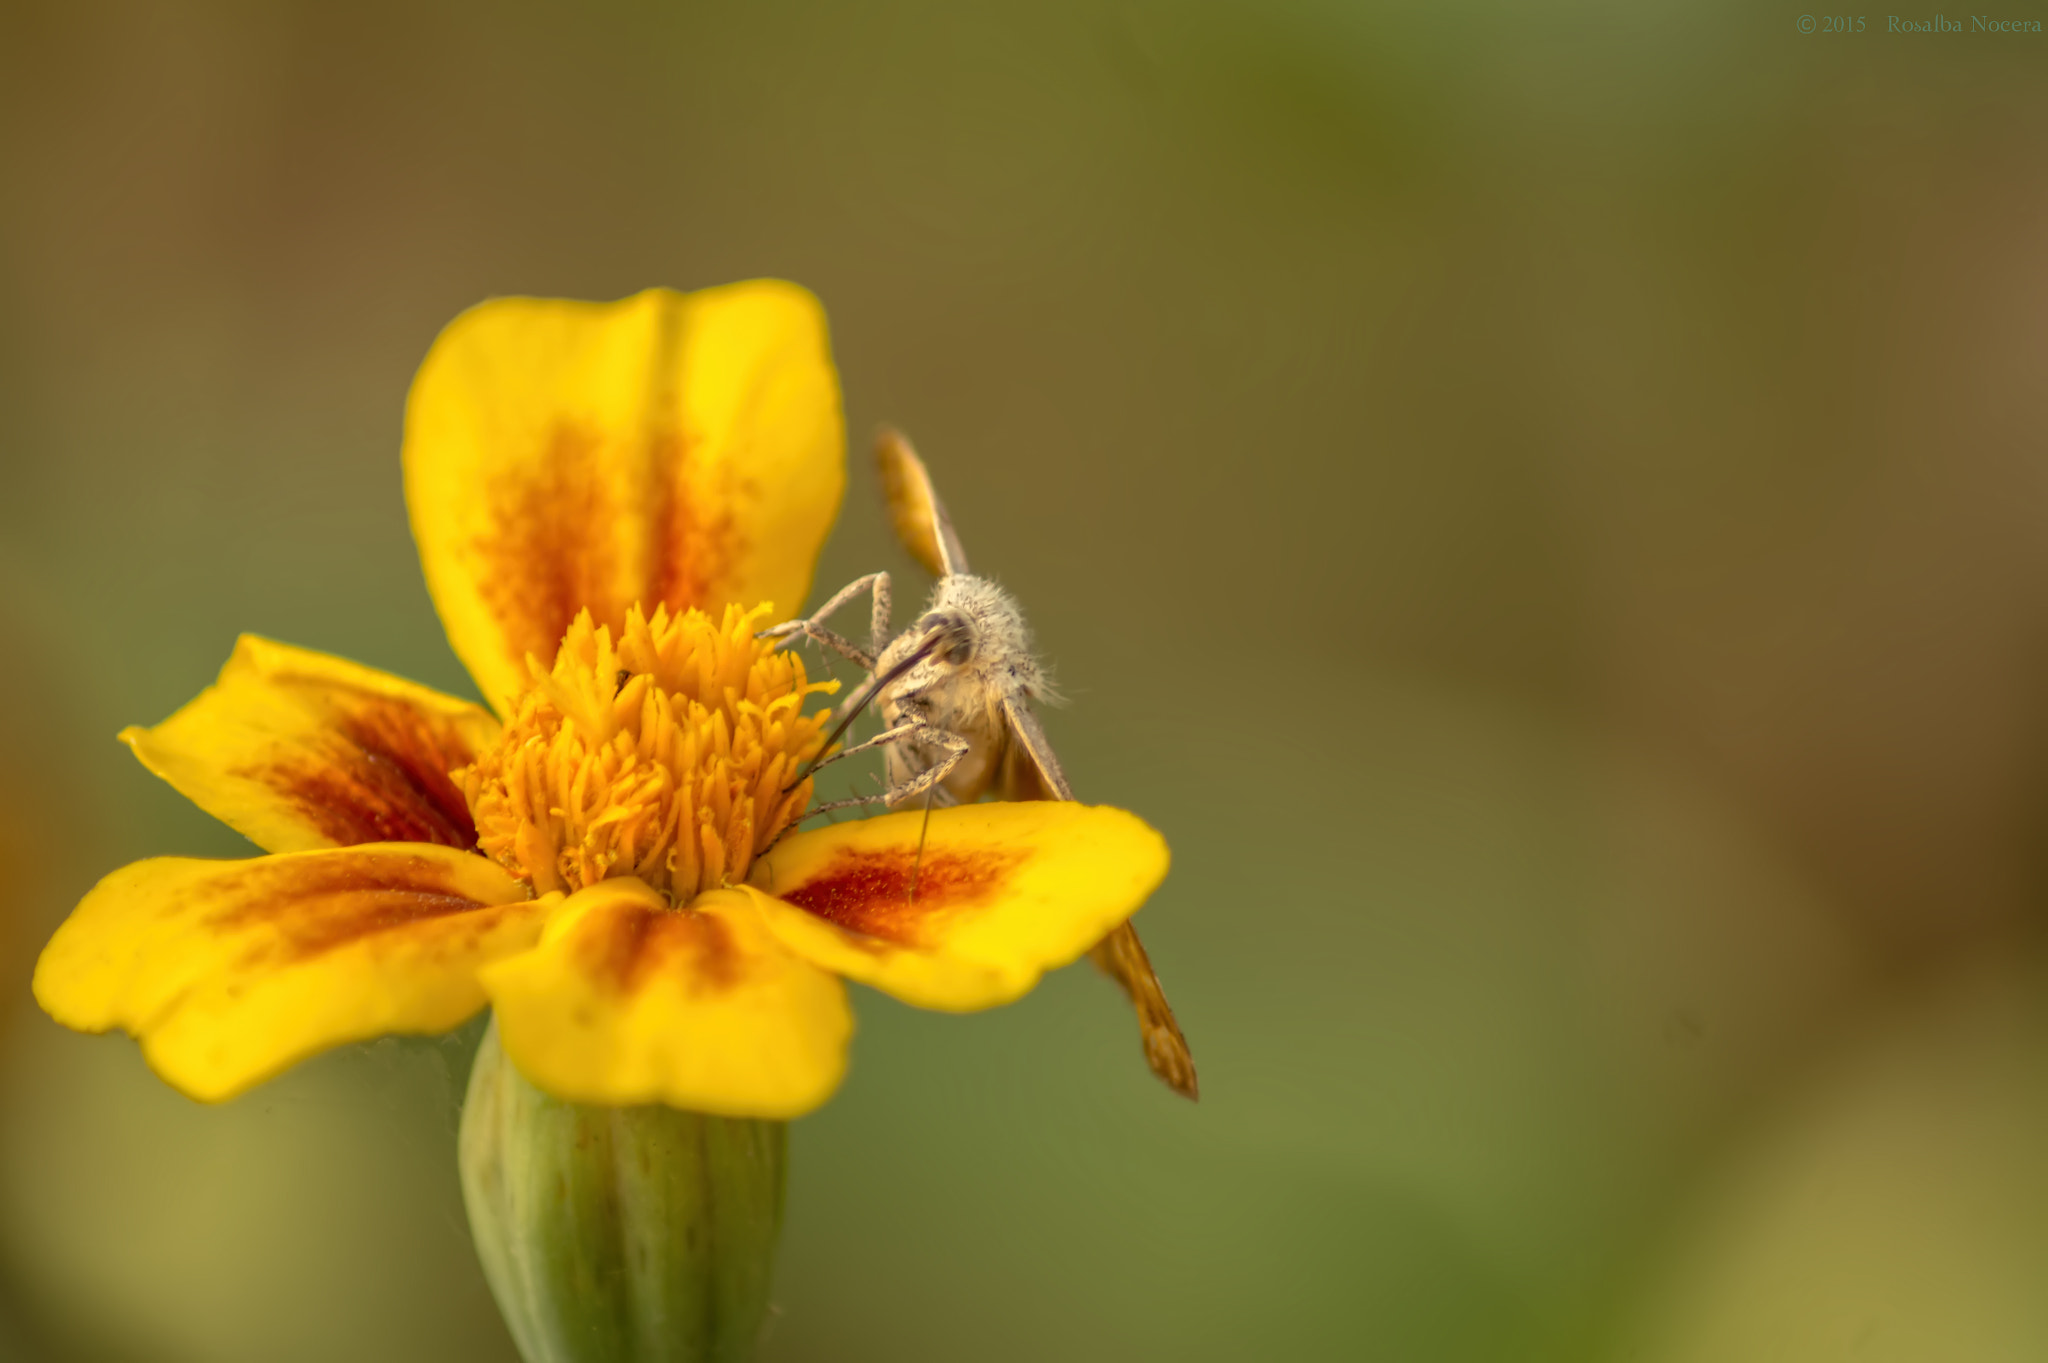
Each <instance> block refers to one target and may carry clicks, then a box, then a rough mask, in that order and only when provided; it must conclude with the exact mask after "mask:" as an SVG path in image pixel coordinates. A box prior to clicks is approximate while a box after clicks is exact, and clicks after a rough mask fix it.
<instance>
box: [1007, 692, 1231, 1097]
mask: <svg viewBox="0 0 2048 1363" xmlns="http://www.w3.org/2000/svg"><path fill="white" fill-rule="evenodd" d="M1003 715H1004V718H1006V719H1007V720H1008V721H1009V728H1010V733H1009V740H1010V741H1009V742H1008V743H1006V744H1005V745H1004V751H1003V769H1002V778H1001V782H1000V789H999V790H998V792H997V794H998V795H999V796H1000V797H1001V798H1002V799H1005V800H1071V799H1073V798H1074V788H1073V787H1072V786H1071V785H1068V784H1067V774H1066V773H1065V772H1064V771H1062V770H1061V769H1060V760H1059V758H1058V757H1056V756H1054V755H1053V750H1052V744H1051V742H1049V741H1048V740H1047V739H1046V736H1045V726H1043V725H1042V724H1040V723H1039V722H1038V716H1037V715H1035V714H1033V713H1032V712H1031V707H1030V706H1029V705H1028V704H1026V703H1025V701H1024V698H1023V697H1021V696H1006V697H1004V699H1003ZM1088 954H1089V955H1090V956H1091V957H1092V958H1093V959H1094V961H1095V964H1096V965H1097V966H1098V967H1100V968H1101V970H1102V972H1103V973H1104V974H1105V975H1108V976H1109V977H1110V978H1111V979H1113V980H1115V981H1116V982H1117V983H1118V984H1120V985H1122V986H1123V990H1124V993H1125V995H1126V996H1127V997H1129V999H1130V1001H1131V1007H1132V1008H1134V1009H1136V1010H1137V1014H1138V1035H1139V1038H1140V1039H1141V1040H1142V1041H1143V1042H1144V1045H1145V1063H1146V1064H1147V1065H1149V1066H1151V1067H1152V1073H1154V1074H1156V1075H1158V1076H1159V1078H1160V1079H1161V1080H1163V1081H1164V1082H1165V1083H1166V1086H1167V1087H1168V1088H1171V1089H1172V1090H1173V1091H1174V1092H1175V1093H1178V1094H1180V1095H1181V1096H1182V1097H1183V1098H1197V1097H1200V1096H1201V1086H1200V1085H1199V1084H1198V1083H1197V1082H1196V1080H1195V1057H1194V1055H1193V1054H1192V1053H1191V1052H1189V1050H1188V1042H1187V1038H1186V1037H1184V1036H1182V1035H1181V1030H1180V1023H1179V1022H1177V1021H1175V1019H1174V1016H1173V1008H1172V1006H1171V1005H1169V1004H1168V1003H1167V1001H1166V991H1165V990H1164V989H1162V988H1160V986H1159V976H1158V975H1157V974H1156V973H1155V972H1154V971H1153V969H1152V961H1151V959H1150V958H1149V957H1148V956H1146V955H1145V944H1144V943H1143V942H1140V941H1139V940H1138V930H1137V929H1136V928H1134V927H1132V926H1131V925H1130V924H1129V923H1128V922H1125V923H1120V924H1118V925H1117V927H1116V930H1115V931H1113V932H1111V933H1110V934H1109V936H1107V937H1105V938H1103V939H1102V940H1101V941H1100V942H1097V943H1096V944H1095V946H1094V948H1093V949H1092V950H1091V951H1090V952H1089V953H1088Z"/></svg>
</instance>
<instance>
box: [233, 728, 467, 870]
mask: <svg viewBox="0 0 2048 1363" xmlns="http://www.w3.org/2000/svg"><path fill="white" fill-rule="evenodd" d="M337 700H339V698H337ZM475 760H476V754H475V752H473V751H472V750H471V748H470V745H469V743H468V742H467V741H466V740H465V739H464V738H463V737H462V736H461V734H460V733H458V732H457V731H456V729H455V726H454V725H452V724H450V723H447V722H445V721H442V722H436V721H434V720H432V719H430V718H429V717H428V716H426V715H423V714H421V713H420V712H419V711H418V710H416V709H414V708H412V707H411V706H408V705H405V704H402V703H400V702H398V701H394V700H388V699H385V698H383V697H379V696H367V695H366V696H361V697H358V698H353V699H350V700H348V701H345V702H339V703H338V704H337V713H336V715H335V717H334V727H333V729H332V730H331V731H329V732H328V733H327V734H325V735H323V736H322V737H321V739H320V740H319V741H318V742H317V743H314V742H308V743H307V744H306V745H305V746H304V747H302V748H300V749H299V750H296V751H290V750H288V751H286V752H285V753H284V754H282V755H281V756H280V757H279V758H278V759H277V760H275V761H272V762H266V763H262V764H258V765H252V766H245V767H236V768H231V769H230V773H231V774H232V775H235V776H240V777H244V778H246V779H248V780H251V781H257V782H260V783H262V784H263V785H266V786H269V787H270V788H271V789H273V790H275V791H277V792H278V794H280V795H282V796H283V797H284V798H285V799H287V800H289V801H290V802H291V804H292V806H293V807H294V808H295V809H296V810H297V811H298V813H299V815H300V816H301V817H302V818H304V819H305V820H306V822H307V823H309V824H311V825H312V826H313V827H314V828H315V829H316V830H317V831H318V832H319V833H320V835H321V836H322V837H324V838H326V839H327V840H328V841H329V842H331V843H333V844H334V845H335V846H337V847H350V846H354V845H355V844H357V843H365V842H430V843H437V844H439V845H440V846H443V847H455V848H460V849H463V850H467V849H469V848H472V847H475V846H476V823H475V822H474V821H473V820H472V819H471V818H470V814H469V805H468V804H467V803H466V802H465V801H464V800H463V798H462V791H461V790H460V788H458V787H457V786H456V784H455V782H454V781H452V780H450V779H449V776H448V773H449V772H451V771H453V770H455V769H456V768H457V767H463V766H467V765H468V764H469V763H471V762H473V761H475Z"/></svg>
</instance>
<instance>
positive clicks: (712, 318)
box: [405, 280, 846, 714]
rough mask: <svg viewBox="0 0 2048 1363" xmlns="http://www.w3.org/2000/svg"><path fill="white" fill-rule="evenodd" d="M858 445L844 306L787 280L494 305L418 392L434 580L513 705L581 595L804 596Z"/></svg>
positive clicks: (486, 687) (619, 615)
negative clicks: (843, 363) (822, 301)
mask: <svg viewBox="0 0 2048 1363" xmlns="http://www.w3.org/2000/svg"><path fill="white" fill-rule="evenodd" d="M845 463H846V458H845V429H844V425H843V422H842V419H841V416H840V410H839V381H838V377H837V375H836V374H835V373H834V371H833V368H832V359H831V353H830V350H829V348H828V346H827V344H826V338H825V317H824V313H823V312H822V311H821V310H820V309H819V307H818V302H817V300H816V299H815V298H813V297H812V296H811V295H810V294H808V293H806V292H805V291H804V290H802V289H799V288H797V287H796V286H795V285H793V284H784V283H781V282H779V281H775V280H756V281H753V282H751V283H746V284H732V285H728V286H726V287H724V288H719V289H707V290H705V291H703V292H701V293H691V294H679V293H674V292H671V291H669V290H667V289H649V290H648V291H647V292H645V293H640V294H635V295H634V296H633V297H631V298H627V299H623V300H621V301H620V302H617V303H581V302H570V301H565V300H560V299H540V298H500V299H495V300H493V301H491V302H488V303H483V304H479V305H478V306H476V307H474V308H471V309H470V310H469V311H468V312H465V313H463V314H462V315H461V316H460V317H458V318H456V319H455V320H454V321H453V322H451V323H449V325H448V328H447V330H445V331H443V332H442V333H441V336H440V339H439V340H437V341H435V342H434V346H433V349H432V350H430V351H429V352H428V354H427V358H426V360H425V362H424V363H423V364H421V366H420V372H419V376H418V377H417V378H416V379H415V380H414V381H413V387H412V396H411V397H410V399H409V400H408V402H407V404H406V416H405V493H406V500H407V502H408V503H409V504H410V506H411V509H412V526H413V536H414V538H416V539H417V540H418V541H419V546H420V559H421V561H422V563H423V564H424V565H425V567H426V573H427V586H428V589H429V590H430V591H432V593H433V596H434V604H435V605H436V606H437V607H439V608H440V612H441V622H442V623H443V624H444V625H446V626H447V628H448V637H449V639H450V641H451V642H453V644H454V646H455V651H456V653H457V654H459V655H460V656H461V658H462V660H463V662H465V663H467V664H468V665H469V670H470V673H471V674H472V675H473V676H475V678H476V680H477V685H478V686H480V687H481V688H482V689H483V693H484V696H485V698H486V699H488V700H489V701H490V702H491V704H493V705H495V706H497V707H498V709H499V712H500V713H501V714H502V713H506V708H505V707H506V705H507V702H508V701H509V699H510V698H511V697H512V696H513V695H514V694H515V693H517V692H519V691H523V690H524V689H525V688H526V686H527V682H528V678H527V672H526V656H527V655H528V654H529V653H530V654H532V655H533V656H534V657H536V658H539V659H541V660H542V661H543V662H546V661H547V660H549V659H551V658H553V657H554V655H555V649H556V646H557V645H558V644H560V643H561V641H562V635H563V633H564V632H565V631H566V630H567V629H568V627H569V622H570V621H571V620H573V619H575V618H576V613H577V612H578V611H579V610H583V609H585V608H588V609H589V610H590V612H591V615H592V617H593V618H594V619H595V620H596V622H597V623H598V624H600V625H609V626H611V628H612V631H613V634H614V635H615V636H616V634H617V632H618V630H619V627H620V625H621V623H622V622H623V621H624V619H625V613H626V608H627V607H629V606H631V605H633V604H634V603H635V602H638V603H639V604H640V605H641V606H643V607H644V608H645V609H646V610H647V611H648V612H650V613H651V612H652V611H653V610H654V608H655V606H656V605H658V604H661V603H664V602H665V603H667V605H668V606H669V607H670V609H672V610H673V609H677V608H680V607H684V606H698V607H702V608H703V609H705V610H706V611H708V612H711V613H713V614H716V613H717V611H718V610H719V609H720V608H721V607H723V606H725V605H727V604H729V603H733V602H741V603H744V604H747V605H753V604H754V603H756V602H759V601H773V602H775V603H776V605H777V606H778V607H779V608H780V609H781V611H782V613H783V616H785V617H786V616H787V615H789V614H791V613H793V612H794V611H796V610H797V609H798V608H799V607H801V605H802V604H803V600H804V597H805V595H806V593H808V592H809V590H810V581H811V568H812V565H813V562H814V560H815V559H816V558H817V554H818V548H819V546H820V545H822V544H823V543H824V539H825V534H826V532H827V530H829V529H830V528H831V524H832V517H833V516H834V514H836V513H837V511H838V508H839V497H840V493H841V491H842V490H843V489H844V487H845V482H846V467H845ZM778 618H782V617H778Z"/></svg>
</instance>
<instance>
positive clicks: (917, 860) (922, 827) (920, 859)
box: [910, 785, 939, 905]
mask: <svg viewBox="0 0 2048 1363" xmlns="http://www.w3.org/2000/svg"><path fill="white" fill-rule="evenodd" d="M938 793H939V788H938V787H937V786H936V785H935V786H933V787H932V788H931V789H930V790H927V791H926V792H925V793H924V822H922V823H920V824H919V825H918V826H917V855H916V856H914V857H912V858H911V859H910V902H911V904H912V905H915V904H916V903H917V873H918V872H919V871H921V870H923V869H924V839H925V834H927V833H929V832H931V828H932V797H933V796H935V795H937V794H938Z"/></svg>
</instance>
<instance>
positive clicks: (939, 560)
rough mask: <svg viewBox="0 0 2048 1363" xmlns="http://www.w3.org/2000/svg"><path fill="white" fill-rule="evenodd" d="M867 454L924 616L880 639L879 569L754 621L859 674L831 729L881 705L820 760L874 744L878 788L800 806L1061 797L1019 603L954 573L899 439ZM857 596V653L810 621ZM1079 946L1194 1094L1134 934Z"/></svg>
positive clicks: (915, 463) (950, 540)
mask: <svg viewBox="0 0 2048 1363" xmlns="http://www.w3.org/2000/svg"><path fill="white" fill-rule="evenodd" d="M875 461H876V464H877V466H878V468H879V469H880V472H881V477H882V489H883V492H884V494H885V495H886V497H887V499H888V507H889V519H890V523H891V525H892V526H893V527H894V529H895V531H896V537H897V538H898V539H899V540H901V541H902V542H903V546H904V548H906V549H907V550H909V551H910V555H911V557H912V558H915V559H916V560H917V561H918V563H920V564H921V565H923V566H924V567H925V568H927V569H929V570H930V571H931V572H932V573H933V575H934V576H935V577H936V578H937V579H938V580H937V582H936V583H935V584H934V586H933V588H932V595H931V600H930V602H929V603H928V604H927V605H926V607H925V610H924V613H923V614H922V615H920V616H919V617H918V618H917V619H916V621H914V622H913V623H912V624H911V625H910V627H909V628H907V629H905V630H904V631H903V632H902V633H900V634H896V635H894V636H893V637H892V635H891V633H890V599H889V575H888V574H887V573H871V574H869V575H868V576H866V577H863V578H859V579H857V580H856V581H853V582H851V583H848V584H847V585H846V586H845V587H843V588H841V589H840V590H839V591H838V592H837V593H835V594H834V595H833V596H832V598H831V599H830V600H829V601H827V602H826V603H825V604H824V605H823V606H821V607H820V608H819V609H818V611H817V612H816V613H815V614H813V615H812V616H810V617H809V618H808V619H803V620H791V621H788V622H787V623H784V624H781V625H777V626H775V627H774V628H773V629H770V630H767V631H764V636H766V637H774V638H792V637H795V636H797V635H804V636H806V637H808V638H811V639H813V640H816V641H817V642H818V643H820V644H823V645H825V646H826V647H829V648H831V649H833V650H834V651H836V652H838V653H839V654H840V655H841V656H843V657H846V658H848V659H850V660H852V661H853V662H854V663H855V664H856V665H858V666H860V667H862V668H865V669H866V670H867V673H868V675H867V678H866V680H864V681H863V682H862V683H861V684H860V685H859V686H858V687H856V688H855V689H854V691H853V692H852V694H850V695H849V696H848V697H847V699H846V701H845V703H844V704H843V705H842V706H841V707H840V723H839V732H843V731H844V730H845V727H846V726H847V725H848V724H850V723H851V722H852V721H853V719H854V717H855V716H857V715H858V714H859V713H860V712H861V710H862V709H864V708H865V707H866V706H867V705H869V704H870V703H872V704H874V705H875V706H876V708H877V709H878V710H879V711H880V712H881V717H882V731H881V732H880V733H879V734H877V735H876V736H875V737H874V738H871V739H869V740H867V741H866V742H864V743H859V744H855V745H853V746H851V747H848V748H846V749H844V750H842V751H841V752H839V753H838V754H836V756H835V758H834V759H832V760H837V758H840V757H850V756H852V755H853V754H855V753H859V752H865V751H868V750H870V749H873V748H880V749H881V750H882V752H883V756H884V761H885V764H886V768H887V776H888V784H887V787H886V788H885V789H884V790H883V792H882V793H881V794H880V795H873V796H866V797H855V798H852V799H846V800H834V801H830V802H827V803H825V804H821V805H819V806H817V807H816V808H814V809H813V810H812V811H811V812H812V813H813V814H819V813H824V812H826V811H828V810H833V809H842V808H846V807H848V806H852V805H865V804H874V803H882V804H886V805H888V806H889V807H890V808H891V809H900V808H904V807H906V806H908V805H910V804H911V802H913V801H915V800H919V799H922V800H924V801H925V802H926V804H925V807H926V808H927V809H929V808H930V807H931V804H932V803H934V802H936V803H940V804H945V805H953V804H971V803H973V802H974V801H976V800H979V799H981V798H982V797H983V796H987V795H993V796H994V797H995V798H996V799H999V800H1072V799H1073V798H1074V791H1073V787H1072V786H1070V785H1069V784H1068V783H1067V777H1066V773H1065V772H1064V771H1063V770H1061V768H1060V762H1059V758H1058V757H1056V756H1055V755H1054V754H1053V750H1052V744H1051V743H1050V742H1049V741H1048V740H1047V738H1046V736H1045V729H1044V727H1043V726H1041V725H1040V724H1039V722H1038V716H1037V715H1035V714H1033V713H1032V710H1031V702H1032V700H1034V699H1049V698H1051V688H1050V684H1049V681H1048V679H1047V677H1046V675H1045V670H1044V669H1043V668H1042V667H1040V666H1039V663H1038V659H1037V656H1036V654H1035V653H1034V652H1033V651H1032V643H1031V631H1030V628H1029V627H1028V626H1027V625H1026V624H1025V621H1024V612H1023V610H1022V609H1021V608H1020V607H1019V606H1018V604H1017V602H1016V600H1015V599H1014V598H1013V597H1011V596H1010V594H1009V593H1008V592H1006V591H1004V590H1003V589H1002V588H1001V587H998V586H997V585H996V584H995V583H993V582H991V581H989V580H988V579H987V578H982V577H976V576H975V575H974V574H973V573H972V572H970V571H969V570H968V566H967V554H966V551H965V550H963V549H962V548H961V546H960V537H959V535H958V534H957V533H956V532H955V531H954V529H953V522H952V519H951V517H949V516H948V515H947V514H946V508H945V504H944V503H943V502H941V501H940V500H939V497H938V493H937V492H935V491H934V490H933V488H932V481H931V475H930V474H929V473H928V472H926V470H925V466H924V462H923V461H922V460H920V459H919V458H918V457H917V453H916V451H915V450H913V449H912V448H911V446H910V442H909V441H908V440H906V439H905V438H904V437H903V436H902V434H900V433H899V432H897V431H894V430H889V429H884V430H883V431H882V432H881V433H880V434H879V435H878V437H877V438H876V442H875ZM863 592H867V593H870V594H871V596H872V599H873V613H872V617H871V621H870V624H871V629H870V639H869V647H868V648H866V649H862V648H860V647H859V646H857V645H855V644H854V643H853V642H852V641H850V640H848V639H846V638H844V637H842V636H840V635H838V634H836V633H834V632H833V631H832V630H830V629H828V628H826V626H825V623H824V622H825V621H826V620H827V619H828V618H829V617H830V616H831V615H832V614H833V613H834V612H835V611H837V610H838V609H839V608H840V607H842V606H844V605H846V604H847V603H848V602H850V601H852V600H854V599H855V598H856V597H858V596H859V595H860V594H861V593H863ZM837 737H838V732H835V733H834V734H833V738H834V739H835V740H836V739H837ZM912 893H913V894H914V893H915V891H914V890H913V891H912ZM1090 954H1091V955H1092V956H1093V958H1094V960H1095V963H1096V965H1098V966H1099V967H1101V969H1102V970H1103V971H1104V972H1105V973H1106V974H1108V975H1109V976H1110V977H1111V978H1113V979H1114V980H1116V982H1117V983H1118V984H1120V985H1122V986H1123V989H1124V992H1125V994H1127V995H1128V996H1129V998H1130V1000H1131V1006H1132V1007H1133V1008H1134V1009H1136V1011H1137V1014H1138V1029H1139V1034H1140V1037H1141V1039H1142V1040H1143V1042H1144V1047H1145V1060H1146V1063H1147V1064H1148V1065H1150V1066H1151V1068H1152V1072H1153V1073H1154V1074H1156V1075H1158V1076H1159V1078H1160V1079H1162V1080H1164V1081H1165V1083H1166V1084H1167V1085H1168V1086H1169V1087H1170V1088H1172V1089H1173V1090H1174V1091H1175V1092H1176V1093H1179V1094H1182V1095H1183V1096H1185V1097H1188V1098H1194V1097H1196V1096H1197V1095H1198V1085H1197V1083H1196V1079H1195V1062H1194V1057H1193V1056H1192V1055H1190V1054H1189V1052H1188V1044H1187V1040H1186V1038H1185V1037H1183V1036H1182V1035H1181V1030H1180V1024H1179V1023H1178V1022H1176V1021H1175V1020H1174V1016H1173V1009H1172V1008H1171V1007H1169V1006H1168V1004H1167V1002H1166V994H1165V992H1164V991H1163V990H1162V989H1161V988H1160V987H1159V976H1158V975H1157V974H1155V973H1154V972H1153V969H1152V963H1151V961H1150V960H1149V959H1148V958H1147V957H1146V955H1145V948H1144V945H1143V944H1142V943H1141V942H1139V940H1138V934H1137V931H1136V930H1135V929H1134V928H1132V927H1131V925H1130V924H1129V923H1128V922H1126V923H1123V924H1121V925H1119V926H1118V927H1117V928H1116V929H1115V930H1114V931H1112V932H1111V933H1110V934H1109V935H1108V936H1107V937H1105V938H1103V939H1102V941H1100V942H1099V943H1097V944H1096V945H1095V947H1094V948H1093V950H1092V952H1091V953H1090Z"/></svg>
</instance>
